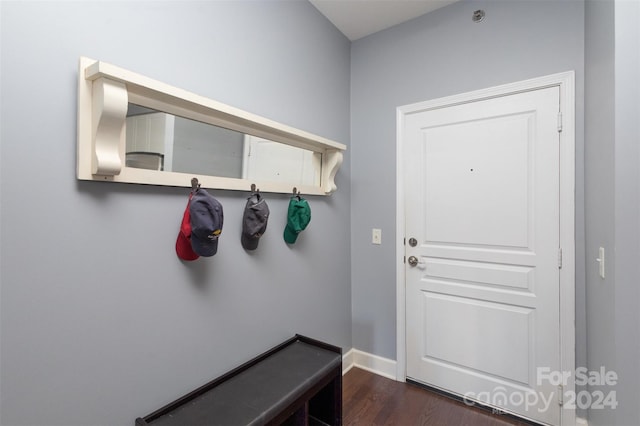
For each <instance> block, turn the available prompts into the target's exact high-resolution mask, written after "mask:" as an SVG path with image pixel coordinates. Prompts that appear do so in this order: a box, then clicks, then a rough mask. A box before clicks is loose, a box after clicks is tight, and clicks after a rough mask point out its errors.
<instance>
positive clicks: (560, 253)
mask: <svg viewBox="0 0 640 426" xmlns="http://www.w3.org/2000/svg"><path fill="white" fill-rule="evenodd" d="M558 269H562V249H561V248H559V249H558Z"/></svg>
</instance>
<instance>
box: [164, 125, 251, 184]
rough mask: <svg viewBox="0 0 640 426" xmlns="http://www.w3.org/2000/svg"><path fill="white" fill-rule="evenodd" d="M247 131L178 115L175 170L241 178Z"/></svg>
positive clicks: (175, 139) (175, 128) (173, 168)
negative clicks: (243, 131) (238, 130)
mask: <svg viewBox="0 0 640 426" xmlns="http://www.w3.org/2000/svg"><path fill="white" fill-rule="evenodd" d="M243 155H244V133H240V132H236V131H233V130H229V129H225V128H223V127H217V126H210V125H208V124H206V123H200V122H197V121H193V120H189V119H186V118H182V117H176V119H175V127H174V132H173V158H172V159H173V164H172V171H174V172H183V173H195V174H204V175H213V176H224V177H231V178H242V161H243Z"/></svg>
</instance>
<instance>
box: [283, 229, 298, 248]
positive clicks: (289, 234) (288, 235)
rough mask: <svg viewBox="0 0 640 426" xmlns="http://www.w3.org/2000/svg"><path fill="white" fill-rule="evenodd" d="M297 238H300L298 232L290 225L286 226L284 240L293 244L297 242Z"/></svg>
mask: <svg viewBox="0 0 640 426" xmlns="http://www.w3.org/2000/svg"><path fill="white" fill-rule="evenodd" d="M296 239H298V233H297V232H295V231H294V230H293V229H291V227H290V226H289V225H287V226H285V228H284V240H285V241H286V242H287V243H289V244H293V243H295V242H296Z"/></svg>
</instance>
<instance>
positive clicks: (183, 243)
mask: <svg viewBox="0 0 640 426" xmlns="http://www.w3.org/2000/svg"><path fill="white" fill-rule="evenodd" d="M190 204H191V195H189V201H188V202H187V208H186V209H185V210H184V214H183V215H182V223H181V224H180V232H179V233H178V239H177V240H176V253H177V254H178V257H179V258H180V259H182V260H196V259H197V258H199V257H200V256H198V254H197V253H196V252H194V251H193V248H192V247H191V214H190V213H189V205H190Z"/></svg>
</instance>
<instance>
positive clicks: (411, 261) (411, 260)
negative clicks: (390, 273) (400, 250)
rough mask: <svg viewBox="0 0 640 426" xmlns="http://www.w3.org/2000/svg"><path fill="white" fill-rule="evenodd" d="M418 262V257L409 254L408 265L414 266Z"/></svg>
mask: <svg viewBox="0 0 640 426" xmlns="http://www.w3.org/2000/svg"><path fill="white" fill-rule="evenodd" d="M417 264H418V258H417V257H415V256H409V265H411V266H416V265H417Z"/></svg>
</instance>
